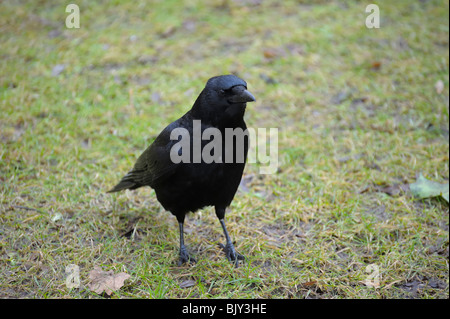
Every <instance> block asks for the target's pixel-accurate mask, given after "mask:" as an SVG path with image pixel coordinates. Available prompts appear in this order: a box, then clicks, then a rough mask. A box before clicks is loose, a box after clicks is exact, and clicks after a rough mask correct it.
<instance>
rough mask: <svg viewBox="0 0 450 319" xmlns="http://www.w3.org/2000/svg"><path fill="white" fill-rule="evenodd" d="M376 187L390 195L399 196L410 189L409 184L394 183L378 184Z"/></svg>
mask: <svg viewBox="0 0 450 319" xmlns="http://www.w3.org/2000/svg"><path fill="white" fill-rule="evenodd" d="M376 189H377V190H378V191H379V192H382V193H385V194H388V195H389V196H398V195H400V194H401V193H406V192H408V191H409V185H408V184H394V185H389V186H377V187H376Z"/></svg>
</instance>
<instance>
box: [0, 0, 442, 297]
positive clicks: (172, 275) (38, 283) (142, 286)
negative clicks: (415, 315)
mask: <svg viewBox="0 0 450 319" xmlns="http://www.w3.org/2000/svg"><path fill="white" fill-rule="evenodd" d="M76 3H77V4H78V5H79V7H80V14H81V21H80V22H81V27H80V28H79V29H67V28H66V27H65V24H64V22H65V19H66V16H67V15H68V13H66V12H65V6H66V5H67V4H66V3H65V2H63V1H62V2H56V1H4V2H2V3H1V4H0V17H1V19H0V20H1V21H2V22H1V25H0V28H1V32H0V55H1V59H0V147H1V148H0V222H1V224H0V265H1V266H0V267H1V269H2V271H1V275H0V297H2V298H8V297H23V298H62V297H64V298H97V297H99V296H98V295H97V294H95V293H94V292H91V291H90V290H89V289H88V282H89V280H88V273H89V271H91V270H92V269H93V267H94V266H96V265H97V266H101V267H103V269H104V270H114V271H115V272H120V271H124V272H127V273H129V274H130V275H131V278H130V279H128V280H127V281H126V282H125V286H124V287H122V288H121V289H120V290H118V291H117V292H115V293H114V294H113V295H112V297H113V298H119V297H125V298H128V297H137V298H140V297H143V298H147V297H149V298H184V297H192V298H448V280H449V279H448V278H449V277H448V271H449V268H448V243H449V237H448V235H449V227H448V225H449V217H448V203H447V202H445V201H444V200H442V199H438V198H434V199H426V200H423V201H418V200H416V199H414V198H413V197H412V196H411V195H410V194H409V192H407V191H404V190H405V189H407V187H406V186H405V185H407V184H409V183H412V182H414V181H415V179H416V175H417V174H418V173H420V172H421V173H423V174H424V175H425V176H426V177H427V178H429V179H432V180H435V181H437V182H441V183H444V182H448V177H449V165H448V163H449V140H448V134H449V133H448V132H449V122H448V121H449V102H448V101H449V90H448V87H449V49H448V33H449V26H448V21H449V20H448V19H449V14H448V13H449V5H448V1H437V0H430V1H406V0H405V1H394V2H392V1H378V3H377V4H378V5H379V8H380V15H381V21H380V23H381V25H380V28H379V29H368V28H366V27H365V19H366V16H367V15H368V14H367V13H365V8H366V6H367V4H368V3H366V2H363V1H351V2H350V1H328V2H325V1H283V2H278V1H269V0H267V1H265V0H262V1H246V0H242V1H238V0H236V1H208V2H204V1H195V0H193V1H183V2H182V1H151V2H147V1H130V2H127V1H81V0H80V1H76ZM227 73H234V74H237V75H239V76H241V77H242V78H243V79H245V80H246V81H247V83H248V85H249V89H250V90H251V92H252V93H253V94H254V95H255V96H256V98H257V101H256V102H255V103H252V104H250V105H249V106H248V107H247V112H246V121H247V124H248V126H250V127H254V128H258V127H266V128H270V127H276V128H278V130H279V131H278V132H279V145H278V150H279V169H278V171H277V173H276V174H271V175H261V174H259V167H258V165H255V164H252V165H248V166H247V168H246V172H245V176H246V178H245V179H244V182H245V186H246V188H244V189H245V191H242V190H241V191H239V192H238V193H237V195H236V197H235V200H234V201H233V203H232V205H231V207H230V212H229V213H228V214H227V216H226V220H227V226H228V229H229V231H230V233H231V236H232V238H233V239H234V240H235V242H236V244H235V245H236V248H237V250H238V251H239V252H240V253H242V254H243V255H245V256H246V257H247V263H246V264H245V265H243V266H241V267H239V268H234V267H232V265H230V263H229V262H228V261H227V260H226V259H225V258H224V254H223V252H222V251H221V249H220V248H219V247H218V243H220V242H223V241H224V239H223V235H222V230H221V228H220V224H219V222H218V221H217V219H216V217H215V214H214V212H213V210H212V209H204V210H202V211H201V212H198V213H197V214H193V215H189V216H188V218H187V221H186V243H187V245H188V248H189V250H190V251H191V252H192V253H193V255H195V257H196V258H197V260H198V263H197V264H196V265H194V266H183V267H178V266H177V265H176V261H177V258H178V227H177V223H176V220H175V218H174V217H173V216H171V215H170V214H169V213H167V212H165V211H164V210H163V209H162V208H161V206H160V205H159V204H158V202H157V201H156V198H155V195H154V192H153V191H152V190H151V189H149V188H146V189H139V190H137V191H134V192H128V191H127V192H123V193H120V194H114V195H110V194H105V191H106V190H108V189H109V188H111V187H112V186H113V185H115V183H116V182H117V181H118V180H119V179H120V178H121V177H122V175H123V174H124V173H126V172H127V171H128V169H130V168H131V166H132V164H133V163H134V161H135V159H136V158H137V156H138V155H139V154H140V153H141V152H142V151H143V150H144V149H145V148H146V147H147V145H148V144H149V143H150V142H151V140H152V139H153V138H154V137H155V136H156V134H158V133H159V132H160V131H161V130H162V129H163V128H164V127H165V125H167V124H168V123H170V122H171V121H173V120H175V119H177V118H178V117H180V116H181V115H182V114H184V112H186V111H187V110H188V109H189V108H190V106H191V105H192V104H193V102H194V100H195V98H196V96H197V94H198V93H199V92H200V91H201V89H202V88H203V86H204V84H205V82H206V80H207V79H208V78H209V77H211V76H215V75H219V74H227ZM439 81H442V84H443V87H440V86H441V84H438V86H437V88H436V83H438V82H439ZM69 264H76V265H78V266H79V267H80V278H81V287H80V288H78V289H71V290H70V289H68V288H67V287H66V284H65V280H66V276H67V274H66V273H65V268H66V266H67V265H69ZM369 265H375V266H376V267H378V270H379V274H380V276H379V286H378V287H377V288H374V287H371V286H370V285H366V283H367V280H368V279H371V278H372V277H370V276H371V274H373V269H374V268H372V272H370V271H369V272H367V271H368V270H370V269H371V268H368V266H369ZM186 280H194V282H195V284H194V285H192V286H190V287H188V288H181V287H180V284H181V283H183V282H185V281H186Z"/></svg>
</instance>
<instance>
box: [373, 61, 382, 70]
mask: <svg viewBox="0 0 450 319" xmlns="http://www.w3.org/2000/svg"><path fill="white" fill-rule="evenodd" d="M380 68H381V62H380V61H374V62H372V70H379V69H380Z"/></svg>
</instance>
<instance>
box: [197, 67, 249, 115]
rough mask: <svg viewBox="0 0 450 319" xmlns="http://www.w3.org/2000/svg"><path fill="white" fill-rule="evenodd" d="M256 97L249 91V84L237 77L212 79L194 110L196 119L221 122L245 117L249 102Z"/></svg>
mask: <svg viewBox="0 0 450 319" xmlns="http://www.w3.org/2000/svg"><path fill="white" fill-rule="evenodd" d="M253 101H255V97H254V96H253V94H251V93H250V92H249V91H247V83H246V82H245V81H244V80H242V79H240V78H238V77H237V76H235V75H220V76H215V77H213V78H210V79H209V80H208V82H207V83H206V86H205V88H204V89H203V91H202V93H200V95H199V97H198V98H197V101H196V102H195V104H194V106H193V108H192V110H193V112H194V113H195V115H196V117H198V118H200V119H204V120H210V121H220V120H227V119H233V118H236V117H240V118H242V117H243V116H244V112H245V107H246V103H247V102H253Z"/></svg>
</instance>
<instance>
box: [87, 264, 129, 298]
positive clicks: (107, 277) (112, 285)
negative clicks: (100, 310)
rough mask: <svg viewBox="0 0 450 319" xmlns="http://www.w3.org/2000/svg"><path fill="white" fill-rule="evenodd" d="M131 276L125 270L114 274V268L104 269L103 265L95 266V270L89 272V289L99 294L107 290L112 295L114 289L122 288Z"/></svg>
mask: <svg viewBox="0 0 450 319" xmlns="http://www.w3.org/2000/svg"><path fill="white" fill-rule="evenodd" d="M128 278H130V275H129V274H127V273H124V272H121V273H118V274H114V272H113V271H112V270H109V271H103V270H102V268H101V267H98V266H95V267H94V270H91V271H90V272H89V279H90V280H91V282H90V283H89V289H90V290H92V291H94V292H95V293H97V294H101V293H103V292H106V293H107V294H108V296H111V294H112V293H113V291H116V290H118V289H120V288H121V287H122V286H123V284H124V281H125V280H126V279H128Z"/></svg>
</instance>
